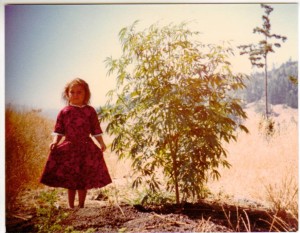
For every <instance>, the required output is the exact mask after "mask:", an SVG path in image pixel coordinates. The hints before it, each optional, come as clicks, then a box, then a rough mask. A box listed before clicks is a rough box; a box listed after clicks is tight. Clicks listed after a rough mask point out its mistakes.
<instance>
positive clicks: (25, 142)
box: [5, 106, 53, 210]
mask: <svg viewBox="0 0 300 233" xmlns="http://www.w3.org/2000/svg"><path fill="white" fill-rule="evenodd" d="M52 127H53V122H52V121H51V120H48V119H46V118H44V117H42V116H41V115H40V110H16V109H14V108H13V107H12V106H7V107H6V110H5V137H6V140H5V162H6V165H5V166H6V167H5V169H6V171H5V172H6V181H5V182H6V210H10V209H12V208H13V207H14V206H15V204H16V199H17V197H18V195H19V194H20V193H21V192H22V191H23V190H25V189H29V188H35V187H37V186H38V184H39V183H38V179H39V177H40V175H41V172H42V169H43V166H44V164H45V162H46V159H47V158H46V157H47V154H48V148H49V144H50V141H51V134H50V133H51V131H52Z"/></svg>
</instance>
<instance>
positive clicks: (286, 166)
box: [209, 105, 298, 214]
mask: <svg viewBox="0 0 300 233" xmlns="http://www.w3.org/2000/svg"><path fill="white" fill-rule="evenodd" d="M246 111H247V115H248V120H247V121H246V122H245V125H246V126H247V128H248V129H249V130H250V133H249V134H245V133H241V134H240V135H239V136H238V140H237V142H233V143H230V144H229V145H226V149H227V151H228V161H229V162H230V163H231V165H232V167H231V168H230V169H221V178H220V180H219V181H214V182H211V183H210V184H209V187H210V188H211V189H212V190H213V191H214V192H216V193H217V192H222V193H224V194H227V195H230V196H232V197H234V199H235V200H243V199H244V200H245V199H248V200H254V201H257V202H259V203H262V204H264V205H267V206H269V207H271V208H277V207H279V206H280V208H283V209H285V210H290V211H292V212H294V214H295V212H297V210H298V110H297V109H291V108H284V107H283V106H281V105H278V106H273V111H274V112H275V115H274V116H272V119H273V120H274V121H275V134H274V135H273V136H272V137H271V138H269V139H267V138H266V136H265V135H264V134H263V132H262V131H261V130H259V123H260V122H261V120H262V117H261V115H260V114H257V113H255V106H251V105H249V107H248V108H247V109H246ZM279 202H280V203H279ZM275 205H277V207H276V206H275ZM296 214H298V213H296Z"/></svg>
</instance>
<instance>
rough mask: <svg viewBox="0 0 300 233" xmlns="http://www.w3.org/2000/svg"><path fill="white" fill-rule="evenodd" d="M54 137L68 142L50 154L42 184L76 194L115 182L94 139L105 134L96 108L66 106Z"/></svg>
mask: <svg viewBox="0 0 300 233" xmlns="http://www.w3.org/2000/svg"><path fill="white" fill-rule="evenodd" d="M54 133H55V134H59V135H63V136H65V140H64V141H63V142H62V143H61V144H59V145H58V146H57V147H56V148H55V149H53V150H52V151H50V153H49V157H48V160H47V163H46V165H45V168H44V171H43V173H42V176H41V178H40V182H41V183H43V184H45V185H48V186H51V187H62V188H67V189H74V190H75V189H91V188H101V187H104V186H106V185H108V184H110V183H111V182H112V181H111V178H110V175H109V172H108V169H107V166H106V163H105V161H104V158H103V152H102V150H101V149H100V148H99V147H98V146H97V145H96V144H95V143H94V142H93V140H92V138H91V137H90V135H93V136H97V135H100V134H102V129H101V127H100V124H99V121H98V117H97V113H96V111H95V109H94V108H93V107H91V106H89V105H86V106H84V107H78V106H72V105H69V106H66V107H65V108H63V109H62V110H61V111H60V113H59V114H58V117H57V121H56V124H55V130H54Z"/></svg>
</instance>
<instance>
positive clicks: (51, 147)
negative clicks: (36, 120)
mask: <svg viewBox="0 0 300 233" xmlns="http://www.w3.org/2000/svg"><path fill="white" fill-rule="evenodd" d="M56 147H57V142H52V143H51V144H50V150H54V149H55V148H56Z"/></svg>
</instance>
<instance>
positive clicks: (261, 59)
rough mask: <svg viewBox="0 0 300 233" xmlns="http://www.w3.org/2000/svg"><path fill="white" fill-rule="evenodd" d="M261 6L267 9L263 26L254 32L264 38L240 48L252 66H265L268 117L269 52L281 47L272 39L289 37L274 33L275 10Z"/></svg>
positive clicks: (267, 6) (283, 40) (283, 39)
mask: <svg viewBox="0 0 300 233" xmlns="http://www.w3.org/2000/svg"><path fill="white" fill-rule="evenodd" d="M261 7H262V8H263V9H264V10H265V14H264V15H263V16H262V19H263V25H262V27H256V28H254V29H253V33H258V34H262V35H263V36H264V40H261V41H260V42H259V43H258V44H249V45H241V46H239V48H240V49H241V50H242V51H241V53H240V54H241V55H243V54H248V55H249V59H250V62H251V64H252V66H256V67H258V68H265V98H266V117H267V118H268V114H269V110H268V60H267V58H268V54H269V53H270V52H274V49H273V48H274V46H275V47H278V48H279V47H281V44H280V43H277V42H275V43H272V42H270V40H271V39H273V38H275V39H276V40H282V42H285V40H286V39H287V38H286V37H285V36H281V35H277V34H272V33H271V23H270V18H269V15H270V13H271V12H272V11H273V8H272V7H271V6H269V5H266V4H261Z"/></svg>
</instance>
